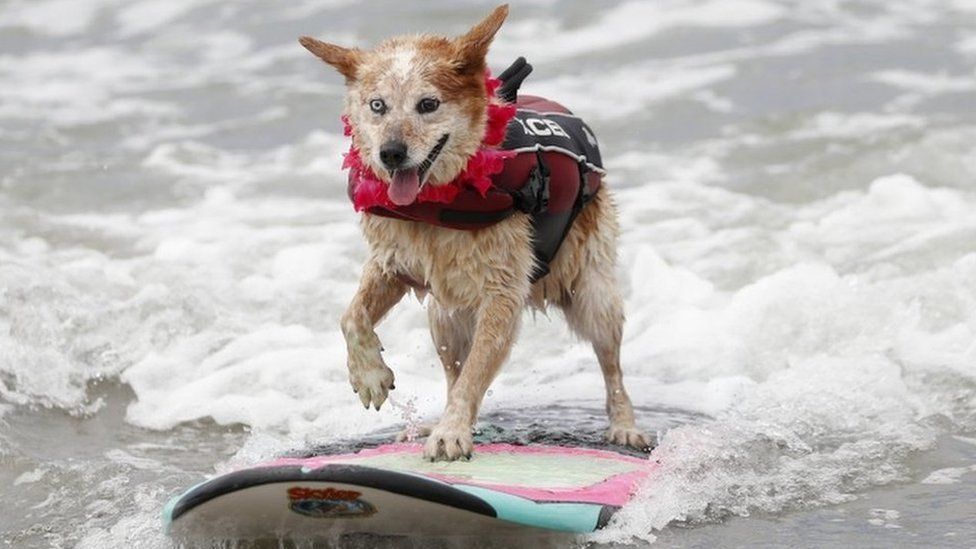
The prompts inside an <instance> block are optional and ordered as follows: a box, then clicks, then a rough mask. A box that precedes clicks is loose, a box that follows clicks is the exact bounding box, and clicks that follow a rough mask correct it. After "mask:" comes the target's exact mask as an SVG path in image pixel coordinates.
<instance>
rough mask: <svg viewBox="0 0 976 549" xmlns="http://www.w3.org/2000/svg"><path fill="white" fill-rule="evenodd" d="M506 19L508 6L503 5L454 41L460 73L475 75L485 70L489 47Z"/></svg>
mask: <svg viewBox="0 0 976 549" xmlns="http://www.w3.org/2000/svg"><path fill="white" fill-rule="evenodd" d="M506 17H508V4H502V5H501V6H498V7H497V8H495V9H494V11H492V12H491V13H490V14H488V17H485V18H484V20H482V21H481V22H480V23H478V24H477V25H475V26H474V27H472V28H471V30H469V31H468V32H467V33H466V34H464V36H460V37H458V38H456V39H455V40H454V48H455V56H456V58H457V59H456V63H457V67H458V71H459V72H461V73H462V74H474V73H477V72H480V71H483V70H484V68H485V56H487V55H488V46H490V45H491V41H492V39H494V38H495V33H497V32H498V29H500V28H501V26H502V23H504V22H505V18H506Z"/></svg>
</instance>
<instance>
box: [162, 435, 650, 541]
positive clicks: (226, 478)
mask: <svg viewBox="0 0 976 549" xmlns="http://www.w3.org/2000/svg"><path fill="white" fill-rule="evenodd" d="M422 452H423V449H422V446H421V445H420V444H387V445H383V446H379V447H376V448H371V449H366V450H361V451H359V452H356V453H348V454H338V455H320V456H313V457H305V458H295V457H286V458H280V459H277V460H274V461H270V462H267V463H262V464H258V465H254V466H251V467H247V468H244V469H240V470H237V471H233V472H230V473H226V474H223V475H219V476H217V477H214V478H211V479H209V480H206V481H204V482H201V483H200V484H197V485H196V486H193V487H191V488H190V489H188V490H186V491H185V492H184V493H182V494H180V495H179V496H177V497H175V498H173V499H172V500H171V501H170V502H169V504H168V505H167V506H166V509H165V510H164V517H163V518H164V523H165V525H166V528H167V531H168V532H169V533H170V534H172V535H174V536H181V537H194V536H208V537H213V536H218V537H235V538H251V537H265V536H275V537H281V536H333V535H341V534H358V533H364V534H376V535H418V536H420V535H422V536H437V535H478V534H484V533H491V534H493V535H497V534H504V533H515V532H521V531H526V530H529V531H537V532H538V531H556V532H573V533H586V532H593V531H594V530H598V529H600V528H602V527H604V526H605V525H606V524H607V522H608V521H609V520H610V517H611V516H612V515H613V514H614V513H615V512H616V511H617V510H618V509H619V508H620V507H622V506H623V505H624V504H625V503H627V502H628V501H629V500H630V499H631V498H632V497H633V495H634V493H635V492H636V490H637V488H638V486H639V484H640V482H641V481H642V480H643V479H644V478H645V477H646V476H647V475H648V474H650V473H651V471H653V469H654V466H655V465H654V463H653V462H651V461H649V460H647V459H642V458H639V457H634V456H628V455H622V454H618V453H616V452H611V451H606V450H598V449H591V448H571V447H564V446H546V445H526V446H518V445H511V444H498V443H494V444H482V445H477V446H476V447H475V454H474V456H473V457H472V459H471V460H470V461H455V462H433V463H432V462H429V461H426V460H424V459H423V458H422Z"/></svg>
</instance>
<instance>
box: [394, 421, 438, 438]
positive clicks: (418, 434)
mask: <svg viewBox="0 0 976 549" xmlns="http://www.w3.org/2000/svg"><path fill="white" fill-rule="evenodd" d="M432 430H433V427H431V426H430V425H427V424H426V423H425V424H421V425H413V426H411V427H407V428H405V429H404V430H402V431H400V432H399V433H397V436H396V441H397V442H413V441H414V440H417V439H418V438H424V437H426V436H429V435H430V432H431V431H432Z"/></svg>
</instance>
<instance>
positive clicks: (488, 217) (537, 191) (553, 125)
mask: <svg viewBox="0 0 976 549" xmlns="http://www.w3.org/2000/svg"><path fill="white" fill-rule="evenodd" d="M515 106H516V108H517V112H516V115H515V118H513V119H512V120H511V122H509V124H508V127H507V130H506V134H505V140H504V141H503V142H502V145H501V149H503V150H507V151H511V152H514V153H515V154H514V155H513V156H511V157H509V158H506V159H505V164H504V168H503V169H502V171H501V172H499V173H497V174H495V175H493V176H491V181H492V186H491V188H489V189H488V191H487V193H486V194H485V195H484V196H482V195H481V193H480V192H478V191H477V190H476V189H474V188H472V187H464V188H462V190H461V191H460V192H459V193H458V194H457V196H456V198H455V199H454V200H453V201H451V202H449V203H439V202H419V201H418V202H414V203H413V204H409V205H407V206H395V207H389V206H372V207H369V208H367V209H366V212H368V213H370V214H373V215H381V216H384V217H392V218H395V219H402V220H405V221H417V222H421V223H428V224H431V225H437V226H440V227H447V228H450V229H459V230H468V231H474V230H478V229H483V228H485V227H488V226H491V225H494V224H495V223H498V222H499V221H501V220H503V219H505V218H507V217H509V216H511V215H512V214H514V213H515V212H524V213H528V214H530V215H531V216H532V226H533V231H534V234H533V244H534V247H535V254H536V259H537V269H536V271H535V273H534V274H533V276H532V279H533V282H534V281H536V280H538V279H540V278H542V277H543V276H545V275H546V274H547V273H548V272H549V269H548V265H549V263H550V262H551V261H552V259H553V258H554V257H555V255H556V252H557V251H558V250H559V246H560V245H561V244H562V241H563V239H564V238H565V236H566V234H567V233H568V232H569V228H570V226H571V224H572V222H573V219H575V217H576V215H577V214H579V212H580V210H582V208H583V206H584V205H585V203H586V202H587V201H588V200H589V199H590V198H591V197H592V196H593V195H594V194H595V193H596V192H597V189H599V187H600V182H601V180H602V176H603V174H604V173H605V172H604V170H603V167H602V160H601V158H600V151H599V146H598V144H597V142H596V138H595V137H594V136H593V132H592V130H590V129H589V127H588V126H586V124H585V123H584V122H583V121H582V120H580V119H579V118H578V117H576V116H574V115H573V113H572V112H570V111H569V109H567V108H566V107H564V106H562V105H560V104H559V103H556V102H554V101H549V100H548V99H544V98H542V97H535V96H531V95H521V96H519V97H518V99H517V101H516V103H515ZM356 183H357V181H356V179H355V177H353V173H352V172H350V177H349V196H350V199H352V198H353V191H354V189H355V185H356Z"/></svg>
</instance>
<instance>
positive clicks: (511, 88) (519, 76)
mask: <svg viewBox="0 0 976 549" xmlns="http://www.w3.org/2000/svg"><path fill="white" fill-rule="evenodd" d="M531 73H532V65H530V64H529V63H528V61H526V60H525V58H524V57H519V58H518V59H516V60H515V62H514V63H512V64H511V65H510V66H509V67H508V68H507V69H505V70H503V71H502V73H501V74H499V75H498V79H499V80H501V81H502V85H501V86H499V87H498V91H497V92H496V94H497V95H498V97H500V98H502V99H504V100H505V101H507V102H509V103H515V101H516V100H517V99H518V91H519V88H520V87H521V86H522V82H523V81H524V80H525V78H526V77H527V76H529V74H531Z"/></svg>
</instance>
